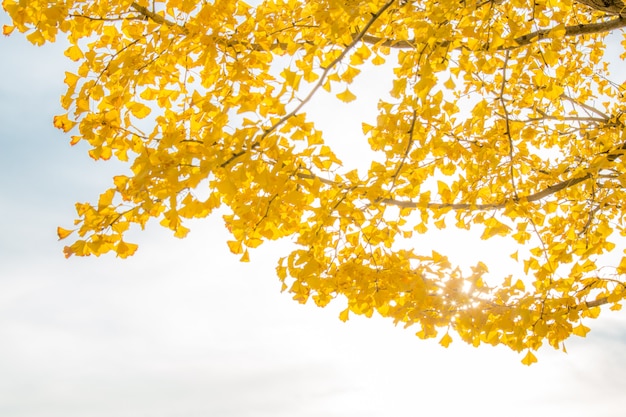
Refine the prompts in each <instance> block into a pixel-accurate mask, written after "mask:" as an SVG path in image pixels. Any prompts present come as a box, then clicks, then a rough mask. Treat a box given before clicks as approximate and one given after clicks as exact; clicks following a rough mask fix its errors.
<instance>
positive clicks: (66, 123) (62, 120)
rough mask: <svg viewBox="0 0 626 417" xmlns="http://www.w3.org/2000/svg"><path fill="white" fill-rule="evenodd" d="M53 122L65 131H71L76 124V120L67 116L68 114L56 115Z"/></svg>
mask: <svg viewBox="0 0 626 417" xmlns="http://www.w3.org/2000/svg"><path fill="white" fill-rule="evenodd" d="M53 123H54V127H56V128H57V129H61V130H62V131H64V132H69V131H70V130H72V128H73V127H74V126H75V125H76V122H73V121H71V120H70V119H68V118H67V114H63V115H59V116H54V119H53Z"/></svg>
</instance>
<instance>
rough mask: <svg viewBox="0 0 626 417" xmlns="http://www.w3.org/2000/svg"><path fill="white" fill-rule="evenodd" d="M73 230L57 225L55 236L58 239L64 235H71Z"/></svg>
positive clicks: (64, 236)
mask: <svg viewBox="0 0 626 417" xmlns="http://www.w3.org/2000/svg"><path fill="white" fill-rule="evenodd" d="M73 232H74V230H68V229H64V228H62V227H57V236H58V237H59V240H63V239H65V238H66V237H68V236H69V235H71V234H72V233H73Z"/></svg>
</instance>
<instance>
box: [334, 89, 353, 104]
mask: <svg viewBox="0 0 626 417" xmlns="http://www.w3.org/2000/svg"><path fill="white" fill-rule="evenodd" d="M337 98H338V99H339V100H341V101H343V102H345V103H349V102H351V101H354V100H356V96H355V95H354V94H352V93H351V92H350V90H348V89H347V88H346V89H345V90H344V91H343V93H339V94H337Z"/></svg>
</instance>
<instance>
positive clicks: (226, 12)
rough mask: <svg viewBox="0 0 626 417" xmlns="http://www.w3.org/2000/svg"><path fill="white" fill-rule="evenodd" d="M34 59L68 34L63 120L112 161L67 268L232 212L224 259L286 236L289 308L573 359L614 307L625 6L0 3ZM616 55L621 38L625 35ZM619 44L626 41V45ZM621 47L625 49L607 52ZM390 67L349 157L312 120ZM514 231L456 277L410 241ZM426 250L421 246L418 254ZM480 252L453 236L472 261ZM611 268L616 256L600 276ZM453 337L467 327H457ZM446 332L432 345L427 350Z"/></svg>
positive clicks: (392, 0)
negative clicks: (440, 234)
mask: <svg viewBox="0 0 626 417" xmlns="http://www.w3.org/2000/svg"><path fill="white" fill-rule="evenodd" d="M3 8H4V9H5V11H6V12H7V13H8V14H9V16H10V17H11V19H12V23H11V24H10V25H6V26H4V28H3V33H4V34H5V35H9V34H11V33H12V32H13V31H14V30H15V29H17V31H19V32H24V33H26V37H27V39H28V40H29V41H30V42H32V43H33V44H35V45H42V44H44V43H45V42H54V41H55V39H56V37H57V36H59V34H64V36H66V37H67V39H68V41H69V47H68V48H67V50H66V51H65V55H66V56H67V57H68V58H69V59H70V60H72V61H75V62H76V68H77V70H76V71H75V73H71V72H66V76H65V84H66V85H67V92H66V93H65V94H64V95H63V96H62V97H61V105H62V107H63V108H64V109H65V112H64V113H63V114H60V115H59V116H57V117H55V118H54V125H55V126H56V127H58V128H60V129H62V130H63V131H65V132H70V134H71V143H72V144H76V143H78V142H80V141H83V142H86V143H88V144H89V145H90V150H89V154H90V156H91V157H92V158H94V159H97V160H98V159H104V160H107V159H110V158H114V159H117V160H120V161H123V162H126V163H127V164H128V166H129V172H128V173H127V175H119V176H115V177H114V178H113V184H112V187H111V188H110V189H108V190H105V191H104V192H103V193H102V194H101V195H100V197H99V199H98V201H97V203H78V204H76V211H77V220H76V221H75V225H74V227H71V228H67V229H66V228H59V229H58V233H59V237H60V238H61V239H64V238H68V236H70V235H71V236H72V237H73V236H76V237H75V239H74V240H73V242H71V243H70V244H68V246H67V247H66V248H65V254H66V256H68V257H69V256H71V255H78V256H85V255H92V254H93V255H100V254H104V253H107V252H110V251H113V252H115V253H116V254H117V255H118V256H120V257H127V256H129V255H132V254H133V253H134V252H135V250H136V248H137V246H136V245H135V244H133V243H130V242H127V241H126V240H124V236H125V233H126V232H127V231H128V230H129V228H130V227H131V226H133V225H139V226H140V227H141V228H143V227H144V226H145V225H146V223H147V222H148V221H149V220H151V219H156V220H157V221H159V222H160V224H161V225H163V226H164V227H166V228H169V229H171V230H172V231H173V233H174V235H175V236H177V237H184V236H185V235H186V234H187V232H188V228H187V227H186V226H185V219H190V218H203V217H206V216H209V215H210V214H211V213H213V212H214V211H215V210H216V209H218V208H222V209H223V210H226V212H227V214H226V215H224V220H225V224H226V227H227V228H228V230H229V231H230V233H231V234H232V240H230V241H228V242H227V244H228V246H229V247H230V249H231V251H232V252H234V253H235V254H240V255H241V260H242V261H247V260H248V259H249V249H251V248H255V247H257V246H259V245H260V244H262V243H263V242H265V241H270V240H277V239H280V238H284V237H288V238H290V239H291V240H292V241H293V242H294V244H295V249H294V250H293V251H292V252H291V253H289V254H285V255H286V256H285V257H283V258H281V259H280V261H279V264H278V266H277V275H278V277H279V278H280V280H281V281H282V282H283V289H284V290H288V291H289V292H290V293H291V294H292V295H293V298H294V299H296V300H297V301H299V302H302V303H304V302H306V301H307V300H312V301H313V302H315V303H316V304H317V305H319V306H325V305H327V304H328V303H329V302H331V301H332V300H333V299H335V298H340V299H342V300H347V307H346V309H345V310H344V311H343V312H342V313H341V314H340V318H341V319H342V320H347V319H348V316H349V314H350V313H354V314H362V315H366V316H368V317H369V316H371V315H372V314H373V313H374V312H377V313H378V314H380V315H382V316H384V317H389V318H391V319H393V320H394V321H395V322H396V323H401V324H404V325H406V326H409V325H413V326H415V329H416V332H417V335H418V336H419V337H421V338H432V337H439V338H440V339H439V340H440V343H441V344H442V345H444V346H447V345H448V344H449V343H450V342H451V341H452V339H453V338H454V337H460V339H462V340H464V341H466V342H467V343H470V344H472V345H474V346H478V345H480V344H482V343H486V344H491V345H498V344H503V345H506V346H508V347H510V348H511V349H513V350H515V351H519V352H525V356H524V359H523V360H522V361H523V362H524V363H526V364H530V363H532V362H534V361H535V360H536V359H535V356H534V354H533V353H532V352H533V351H534V350H537V349H538V348H539V347H540V346H542V345H543V344H544V343H548V344H549V345H551V346H553V347H554V348H557V349H565V347H564V344H563V342H564V340H565V339H566V338H567V337H569V336H570V335H572V334H575V335H579V336H584V335H585V334H586V333H587V332H588V331H589V328H588V327H587V326H585V325H584V324H583V322H582V320H583V319H585V318H595V317H597V316H598V314H599V313H600V306H601V305H605V304H606V305H608V306H610V308H611V309H613V310H618V309H620V308H621V304H620V303H621V301H622V299H623V298H624V297H625V296H626V292H625V291H624V290H625V289H626V281H625V277H624V275H625V274H626V257H625V256H623V253H621V252H620V253H619V254H618V255H617V256H615V255H616V252H619V251H621V250H622V248H621V247H617V246H616V242H618V243H619V242H620V241H621V244H622V245H623V242H624V238H623V236H624V235H626V228H625V226H626V224H625V220H624V206H623V204H624V201H626V188H625V187H626V161H625V158H624V157H623V154H624V150H626V116H624V112H625V110H626V102H625V100H624V89H625V88H626V83H625V82H624V80H623V79H622V80H621V81H619V80H612V79H611V78H610V74H609V66H608V62H607V61H606V58H605V50H606V47H607V37H608V35H609V34H613V35H612V37H611V38H610V39H612V40H614V41H615V40H616V39H617V38H616V37H615V35H618V34H619V33H620V28H623V27H625V26H626V8H624V4H623V3H621V1H596V0H579V1H572V0H569V1H568V0H550V1H547V0H532V1H531V0H510V1H500V0H461V1H459V0H441V1H425V0H319V1H302V0H266V1H262V2H261V1H259V2H250V3H246V2H244V1H235V0H213V1H205V0H150V1H149V0H137V1H133V0H113V1H112V0H106V1H104V0H90V1H81V0H64V1H58V2H49V1H47V0H45V1H44V0H29V1H23V0H4V2H3ZM616 42H617V41H616ZM624 42H626V41H623V42H622V43H624ZM623 57H624V55H622V58H623ZM372 65H387V66H388V67H389V68H390V71H389V75H390V78H392V80H391V81H392V84H391V85H392V88H391V90H390V91H389V94H388V95H386V96H384V97H380V98H379V100H378V102H377V109H378V116H377V117H376V119H375V120H371V121H368V120H364V121H363V124H362V135H361V137H360V138H357V137H355V138H350V140H363V141H367V143H368V144H369V147H370V148H371V150H372V155H374V156H372V158H371V160H369V161H364V164H365V166H367V168H366V169H360V168H357V167H352V166H349V164H345V163H343V162H342V161H341V160H340V159H339V157H338V156H337V155H336V153H335V152H334V151H333V143H332V141H329V140H328V139H327V137H326V136H325V134H324V133H323V132H322V131H321V130H320V129H319V128H318V127H317V126H316V121H315V120H312V118H311V117H309V116H307V113H306V112H307V108H308V107H310V106H311V105H312V102H313V101H315V98H316V96H320V95H324V94H332V95H333V96H335V97H336V99H337V100H338V101H342V102H347V103H350V102H353V101H355V103H356V102H358V100H359V97H357V96H356V95H355V94H354V92H353V91H352V90H351V84H352V83H353V81H354V80H356V79H358V78H359V77H367V69H368V68H372ZM446 227H448V228H459V229H470V228H472V229H473V230H480V231H481V232H482V236H481V238H482V239H490V238H493V237H495V236H498V237H503V238H507V239H509V240H510V241H511V242H513V243H514V244H515V245H516V247H517V248H518V250H517V251H516V252H515V253H513V254H511V257H512V258H513V259H514V260H515V261H517V262H518V263H519V265H520V271H519V273H518V272H516V273H515V274H512V275H510V276H507V277H493V276H487V273H488V266H489V264H490V263H491V262H498V260H497V259H490V257H489V256H488V255H485V254H478V253H477V254H476V258H477V259H476V264H475V265H474V266H473V267H471V268H461V267H459V266H458V265H456V264H455V262H454V260H453V259H452V257H451V259H449V258H448V255H451V254H445V253H438V252H435V251H432V250H424V249H423V248H424V247H428V245H427V244H424V242H423V239H425V237H424V236H426V235H425V234H426V233H429V231H433V230H435V231H436V230H437V229H443V228H446ZM418 242H419V245H418V244H417V243H418ZM467 250H471V243H469V242H468V249H467ZM607 262H608V263H607ZM455 334H456V335H458V336H455ZM438 335H439V336H438Z"/></svg>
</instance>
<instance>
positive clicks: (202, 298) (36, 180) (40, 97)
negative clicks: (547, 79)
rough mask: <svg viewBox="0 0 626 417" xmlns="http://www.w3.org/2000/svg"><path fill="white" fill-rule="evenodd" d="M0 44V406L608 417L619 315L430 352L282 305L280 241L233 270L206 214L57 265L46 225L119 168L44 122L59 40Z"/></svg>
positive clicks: (51, 228)
mask: <svg viewBox="0 0 626 417" xmlns="http://www.w3.org/2000/svg"><path fill="white" fill-rule="evenodd" d="M6 22H7V17H6V16H5V15H4V14H3V12H0V25H1V24H3V23H6ZM0 53H1V55H0V56H1V57H2V59H1V61H2V62H1V64H0V415H1V416H11V417H56V416H59V417H61V416H62V417H79V416H80V417H84V416H89V417H101V416H115V417H126V416H129V417H135V416H150V417H175V416H176V417H178V416H180V417H195V416H226V417H227V416H234V417H244V416H277V417H282V416H285V417H286V416H289V417H293V416H304V417H306V416H337V417H339V416H341V417H353V416H354V417H356V416H359V417H366V416H381V417H386V416H393V415H401V416H405V415H420V416H429V415H433V416H459V415H467V416H473V415H480V416H484V417H490V416H494V417H495V416H509V417H516V416H528V415H538V416H543V415H546V416H547V415H556V416H565V415H567V416H568V417H576V416H586V417H587V416H605V417H623V415H624V411H623V410H624V409H625V408H626V407H625V406H626V396H625V395H624V392H626V355H625V354H624V353H625V352H626V320H625V317H624V313H621V314H620V313H617V314H616V313H613V314H610V312H607V313H605V314H604V316H603V317H601V319H600V320H597V321H593V322H586V324H587V325H591V327H592V332H591V333H590V334H589V335H588V337H587V338H586V339H580V338H573V339H570V341H569V342H568V344H567V346H568V351H569V353H568V354H563V353H560V352H554V351H552V350H542V351H540V352H539V354H538V355H537V356H538V357H539V363H537V364H535V365H533V366H532V367H525V366H523V365H522V364H521V363H520V360H521V357H522V356H520V355H518V354H516V353H514V352H511V351H509V350H507V349H505V348H491V347H480V348H479V349H474V348H471V347H468V346H466V345H463V344H461V343H460V342H458V341H456V342H455V343H453V344H452V345H451V347H450V348H449V349H447V350H446V349H443V348H441V347H440V346H438V345H437V343H436V341H429V342H425V341H422V340H419V339H418V338H416V337H415V336H414V335H413V333H414V332H413V331H411V330H410V329H408V330H405V329H402V328H395V327H394V326H393V325H392V323H390V322H388V321H385V320H379V319H359V318H352V319H351V320H350V321H348V322H347V323H342V322H340V321H339V320H338V318H337V314H338V312H339V311H340V310H341V309H342V308H343V306H342V305H341V304H337V305H336V306H331V307H328V308H326V309H319V308H316V307H314V306H312V305H306V306H302V305H299V304H298V303H296V302H295V301H292V300H291V299H290V297H289V296H288V295H287V294H281V293H280V292H279V288H280V285H279V282H278V280H277V279H276V277H275V274H274V266H275V261H276V259H277V257H278V256H280V255H281V254H282V252H281V250H284V249H285V248H284V247H282V248H281V245H277V244H274V245H271V244H270V245H266V246H264V247H262V248H261V249H260V250H258V251H255V252H253V253H252V262H251V263H250V264H241V263H238V261H237V259H238V257H236V256H234V255H230V253H229V252H228V249H227V247H226V244H225V240H226V238H227V235H226V233H225V231H224V229H223V227H222V225H221V221H220V219H219V217H214V218H211V219H207V220H202V221H195V222H193V223H192V232H191V233H190V235H189V237H188V238H187V239H184V240H178V239H175V238H173V237H172V236H171V233H170V232H169V231H166V230H160V229H159V228H158V227H150V228H148V230H147V232H144V233H140V234H136V235H134V236H133V237H134V241H136V242H138V243H140V249H139V251H138V252H137V254H136V256H134V257H133V258H131V259H128V260H120V259H116V258H114V257H112V256H105V257H102V258H93V257H91V258H84V259H80V258H71V259H69V260H66V259H64V258H63V254H62V247H63V243H62V242H58V241H57V239H56V235H55V230H56V227H57V226H58V225H62V226H65V227H68V226H70V225H71V222H72V220H73V219H74V208H73V207H74V206H73V205H74V203H75V202H76V201H95V200H96V199H97V195H98V193H99V192H100V191H102V190H104V189H105V187H108V186H109V184H110V178H111V176H112V175H114V174H116V173H118V172H121V171H122V170H123V169H124V167H122V166H119V165H116V164H114V163H95V162H93V161H91V160H90V159H89V158H88V157H87V156H86V151H85V148H84V147H81V146H80V145H79V146H76V147H70V146H69V144H68V142H69V137H67V136H64V135H63V134H62V133H60V131H57V130H56V129H54V128H53V126H52V117H53V115H55V114H59V113H61V108H60V105H59V96H60V95H61V94H62V93H63V90H64V89H63V82H62V81H63V78H64V76H63V72H64V71H65V70H67V69H69V63H68V62H67V61H65V58H64V57H63V54H62V48H59V47H54V46H53V47H50V46H47V47H43V48H36V47H34V46H31V45H30V44H27V43H26V42H25V41H24V39H23V37H22V36H21V35H19V34H15V35H13V36H11V37H10V38H6V37H2V38H1V39H0ZM313 105H315V103H313ZM317 106H318V107H319V106H320V103H318V104H317ZM318 110H319V108H318ZM340 111H345V108H341V109H340ZM346 120H347V119H346V118H345V117H342V121H343V122H342V125H343V124H344V122H345V121H346ZM355 122H358V120H356V121H355ZM339 128H341V126H339ZM350 146H352V145H350ZM457 243H458V242H457ZM461 243H462V242H461ZM623 243H624V242H622V245H621V246H619V245H618V249H621V248H622V247H623V246H624V245H623ZM433 244H437V243H433ZM459 247H461V245H460V244H459ZM472 247H473V246H472ZM462 255H464V254H459V256H462ZM465 255H467V253H466V254H465ZM472 255H475V254H472ZM485 260H487V261H488V260H489V259H488V257H487V258H486V259H485Z"/></svg>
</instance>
